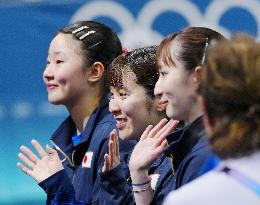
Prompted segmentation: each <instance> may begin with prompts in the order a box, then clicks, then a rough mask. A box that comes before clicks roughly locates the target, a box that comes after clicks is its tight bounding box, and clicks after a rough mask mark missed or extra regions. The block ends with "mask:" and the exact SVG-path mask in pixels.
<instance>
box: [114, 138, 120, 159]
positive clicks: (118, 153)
mask: <svg viewBox="0 0 260 205" xmlns="http://www.w3.org/2000/svg"><path fill="white" fill-rule="evenodd" d="M115 141H116V156H117V163H119V162H120V145H119V138H118V135H117V133H115Z"/></svg>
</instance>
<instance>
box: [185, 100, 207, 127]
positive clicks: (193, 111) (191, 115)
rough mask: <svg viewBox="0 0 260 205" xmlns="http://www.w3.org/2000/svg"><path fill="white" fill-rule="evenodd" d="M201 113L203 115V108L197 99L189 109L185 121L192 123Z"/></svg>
mask: <svg viewBox="0 0 260 205" xmlns="http://www.w3.org/2000/svg"><path fill="white" fill-rule="evenodd" d="M201 115H203V109H202V107H201V106H200V104H199V103H198V101H196V103H194V105H193V106H192V109H191V110H190V113H189V115H188V119H187V122H188V123H192V122H193V121H195V120H196V119H197V118H198V117H199V116H201Z"/></svg>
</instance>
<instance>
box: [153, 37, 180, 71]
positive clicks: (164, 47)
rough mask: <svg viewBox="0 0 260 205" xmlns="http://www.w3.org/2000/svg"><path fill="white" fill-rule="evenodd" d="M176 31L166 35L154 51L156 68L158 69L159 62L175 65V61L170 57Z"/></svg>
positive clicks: (170, 65)
mask: <svg viewBox="0 0 260 205" xmlns="http://www.w3.org/2000/svg"><path fill="white" fill-rule="evenodd" d="M176 35H177V33H173V34H171V35H169V36H167V37H166V38H165V39H164V40H163V41H162V42H161V43H160V46H159V48H158V50H157V53H156V59H157V65H158V69H160V62H162V63H163V64H165V65H167V66H169V67H172V66H176V63H175V62H174V60H173V59H172V53H171V44H172V41H173V39H174V38H175V37H176Z"/></svg>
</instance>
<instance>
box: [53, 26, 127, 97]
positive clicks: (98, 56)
mask: <svg viewBox="0 0 260 205" xmlns="http://www.w3.org/2000/svg"><path fill="white" fill-rule="evenodd" d="M59 33H63V34H72V36H73V38H74V39H76V40H78V41H80V42H81V44H80V45H81V47H80V48H81V52H82V54H83V55H82V56H83V58H84V62H85V64H86V66H87V67H89V66H91V65H92V64H94V63H95V62H101V63H102V64H103V65H104V67H105V70H107V69H108V67H109V65H110V63H111V62H112V61H113V60H114V58H116V57H117V56H118V55H120V54H121V53H122V45H121V42H120V40H119V38H118V37H117V35H116V34H115V33H114V32H113V31H112V29H111V28H109V27H108V26H106V25H104V24H102V23H98V22H95V21H78V22H75V23H73V24H70V25H68V26H66V27H64V28H61V29H60V30H59V31H58V33H57V34H59ZM105 78H106V71H105V72H104V74H103V79H105ZM102 82H103V84H101V85H102V86H101V91H102V93H103V94H102V95H106V94H107V93H108V92H109V88H108V87H107V86H106V83H104V80H103V81H102Z"/></svg>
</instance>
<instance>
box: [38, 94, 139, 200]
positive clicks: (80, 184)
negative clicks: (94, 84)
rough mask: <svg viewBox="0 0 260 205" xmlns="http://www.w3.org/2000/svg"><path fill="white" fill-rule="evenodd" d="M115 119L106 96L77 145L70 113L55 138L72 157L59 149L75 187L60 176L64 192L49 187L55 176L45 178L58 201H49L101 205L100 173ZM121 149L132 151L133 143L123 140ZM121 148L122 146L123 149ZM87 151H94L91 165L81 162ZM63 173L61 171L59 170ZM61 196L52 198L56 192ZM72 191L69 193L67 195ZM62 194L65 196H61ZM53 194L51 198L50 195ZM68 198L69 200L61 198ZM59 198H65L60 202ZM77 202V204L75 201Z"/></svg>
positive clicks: (45, 187) (45, 184)
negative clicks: (83, 164) (74, 143)
mask: <svg viewBox="0 0 260 205" xmlns="http://www.w3.org/2000/svg"><path fill="white" fill-rule="evenodd" d="M115 128H116V127H115V120H114V117H113V116H112V114H111V113H110V112H109V110H108V98H105V99H104V100H103V102H102V103H101V105H100V106H99V107H98V108H97V109H96V110H95V111H94V112H93V113H92V115H91V116H90V118H89V120H88V122H87V124H86V127H85V129H84V131H83V132H82V136H83V138H82V140H81V143H80V144H78V145H76V146H74V145H73V142H72V136H73V135H74V134H75V133H76V127H75V124H74V122H73V120H72V118H71V117H70V116H69V117H68V118H67V119H66V120H65V121H64V122H63V123H62V124H61V126H60V127H59V128H58V129H57V130H56V132H55V133H54V134H53V136H52V141H53V142H54V143H55V144H56V145H57V146H58V147H59V148H60V149H61V150H62V151H63V152H64V153H66V155H67V156H68V157H69V159H70V160H71V161H72V163H70V162H69V160H67V159H66V158H65V157H64V156H63V155H62V154H61V152H59V150H58V153H59V156H60V159H61V160H63V159H65V161H64V162H63V166H64V168H65V170H66V175H67V177H68V178H69V179H70V181H71V183H72V186H73V187H74V193H75V195H74V194H73V192H71V186H69V183H68V182H67V181H66V180H67V178H66V177H64V179H63V180H62V177H59V180H60V183H61V185H60V186H63V192H60V190H58V189H57V190H56V189H55V187H54V188H50V187H52V186H53V182H52V177H50V178H48V179H46V180H45V181H44V183H43V184H44V189H45V190H47V191H48V190H51V191H48V198H52V199H55V201H52V202H48V201H47V202H48V203H49V204H55V205H56V204H57V205H58V204H82V203H83V202H84V204H99V197H100V194H99V187H100V186H99V175H98V170H100V169H101V168H102V166H103V163H104V155H105V154H106V153H108V140H109V134H110V132H111V131H112V130H113V129H115ZM120 144H121V147H120V152H122V153H124V152H129V151H130V150H132V148H133V146H134V144H133V142H130V143H126V142H123V141H120ZM121 148H122V149H121ZM86 152H93V157H92V160H91V168H85V167H82V161H83V158H84V156H85V153H86ZM59 174H61V173H59ZM63 175H64V173H63ZM55 193H56V195H58V196H59V197H57V196H56V197H53V196H54V195H55ZM68 193H69V194H68ZM62 194H63V195H62ZM49 195H50V196H52V197H49ZM62 197H64V198H66V199H67V202H66V203H65V201H64V200H63V199H62ZM59 199H62V200H61V201H59ZM76 201H77V203H76Z"/></svg>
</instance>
